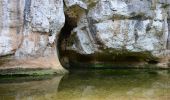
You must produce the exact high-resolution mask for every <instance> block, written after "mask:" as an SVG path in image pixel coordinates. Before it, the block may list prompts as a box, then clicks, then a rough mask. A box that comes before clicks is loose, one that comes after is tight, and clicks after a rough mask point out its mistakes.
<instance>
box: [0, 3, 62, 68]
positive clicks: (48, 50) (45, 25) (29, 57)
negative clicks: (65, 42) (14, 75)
mask: <svg viewBox="0 0 170 100" xmlns="http://www.w3.org/2000/svg"><path fill="white" fill-rule="evenodd" d="M63 8H64V7H63V1H62V0H1V1H0V56H7V55H12V57H11V56H10V57H8V61H7V62H5V63H3V64H2V65H1V67H0V68H1V69H9V68H45V69H46V68H47V69H49V68H52V69H56V70H59V71H64V69H63V67H62V66H61V65H60V62H59V59H58V54H57V49H56V45H55V44H57V43H56V42H57V41H56V40H57V38H58V34H59V33H60V30H61V28H62V27H63V26H64V22H65V16H64V10H63ZM2 59H6V58H4V57H3V58H2Z"/></svg>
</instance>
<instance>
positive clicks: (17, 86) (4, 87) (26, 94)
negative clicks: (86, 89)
mask: <svg viewBox="0 0 170 100" xmlns="http://www.w3.org/2000/svg"><path fill="white" fill-rule="evenodd" d="M35 78H36V77H35ZM62 78H63V76H56V77H53V78H51V79H47V80H40V81H30V82H29V81H28V82H22V83H5V84H0V100H29V98H31V100H37V99H34V97H37V96H38V97H42V98H43V99H44V98H46V96H48V94H51V93H56V94H57V92H58V87H59V84H60V81H61V80H62ZM18 81H19V80H18Z"/></svg>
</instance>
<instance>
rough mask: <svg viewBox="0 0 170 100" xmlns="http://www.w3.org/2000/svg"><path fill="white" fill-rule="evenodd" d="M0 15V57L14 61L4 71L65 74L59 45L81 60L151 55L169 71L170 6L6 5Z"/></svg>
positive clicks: (126, 2)
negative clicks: (48, 70) (41, 70)
mask: <svg viewBox="0 0 170 100" xmlns="http://www.w3.org/2000/svg"><path fill="white" fill-rule="evenodd" d="M64 4H65V8H64ZM64 12H65V15H64ZM0 15H1V16H0V56H1V57H4V56H5V57H6V56H7V55H12V56H10V58H9V59H8V62H5V63H3V65H1V67H0V68H1V69H6V68H53V69H57V70H64V68H63V67H62V66H61V64H60V62H59V56H58V49H57V48H56V47H58V46H57V45H58V44H60V45H61V47H62V46H63V45H64V49H65V51H74V52H76V53H77V54H80V55H95V54H96V53H107V52H114V53H116V52H117V51H118V52H126V53H130V54H131V53H132V54H133V53H137V54H138V53H146V52H147V53H148V54H149V55H148V57H151V56H152V57H151V58H153V57H154V59H156V58H158V59H159V60H156V62H159V64H160V66H164V67H166V68H167V67H168V63H169V55H170V50H169V49H170V20H169V19H170V0H1V1H0ZM65 16H66V18H67V19H66V21H68V22H67V23H65ZM64 23H65V27H64ZM67 24H69V25H67ZM73 24H74V25H73ZM75 24H76V25H75ZM66 26H67V27H66ZM73 26H74V28H73V29H71V28H69V27H73ZM75 26H76V27H75ZM63 27H64V28H63ZM62 28H63V30H64V31H63V32H66V33H64V34H67V35H68V36H67V37H64V38H63V40H68V42H66V43H63V40H62V39H61V41H60V43H58V39H59V37H62V36H60V35H61V34H63V33H62V32H60V31H61V29H62ZM68 29H69V30H68ZM67 30H68V31H67ZM70 30H71V31H70ZM62 50H63V48H62ZM106 50H107V52H105V51H106ZM67 56H68V55H66V58H67ZM111 56H112V55H111ZM130 56H131V55H130ZM135 56H136V55H135ZM93 57H94V58H95V56H93ZM148 57H146V58H144V60H146V62H149V61H151V60H153V59H150V58H148ZM112 58H114V57H112ZM3 59H4V58H3ZM148 59H149V60H148ZM72 60H73V59H72Z"/></svg>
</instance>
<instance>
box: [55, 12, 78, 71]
mask: <svg viewBox="0 0 170 100" xmlns="http://www.w3.org/2000/svg"><path fill="white" fill-rule="evenodd" d="M75 27H77V21H76V19H74V18H71V17H69V15H67V13H65V24H64V27H63V28H62V29H61V32H60V34H59V39H58V42H57V43H58V44H57V48H58V55H59V60H60V63H61V65H62V66H63V67H64V68H66V69H68V67H69V61H68V59H69V58H68V56H66V55H68V53H69V52H68V51H67V49H66V47H67V43H68V39H69V37H70V36H71V32H72V30H73V29H74V28H75Z"/></svg>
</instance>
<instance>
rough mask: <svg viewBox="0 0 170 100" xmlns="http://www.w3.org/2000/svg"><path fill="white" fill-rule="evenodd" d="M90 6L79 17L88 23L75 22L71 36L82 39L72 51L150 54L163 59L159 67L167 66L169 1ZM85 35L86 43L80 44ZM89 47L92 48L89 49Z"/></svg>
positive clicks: (106, 1)
mask: <svg viewBox="0 0 170 100" xmlns="http://www.w3.org/2000/svg"><path fill="white" fill-rule="evenodd" d="M65 1H69V0H65ZM80 1H81V0H80ZM81 2H82V1H81ZM72 3H73V1H72ZM83 3H85V4H86V5H91V4H90V3H92V2H91V1H89V2H88V3H87V1H84V2H83ZM92 4H93V6H88V8H87V10H86V11H85V13H84V15H82V17H83V18H84V20H85V19H86V20H87V21H86V22H83V21H82V20H81V19H78V23H77V27H76V28H75V29H74V30H76V31H73V33H74V36H75V38H76V39H77V38H81V39H79V41H78V42H74V43H73V46H72V50H74V51H76V52H78V53H80V54H83V55H84V54H94V53H95V52H101V51H102V50H103V49H110V50H120V51H121V50H127V51H128V52H150V53H151V54H152V55H153V56H154V57H158V58H159V59H166V60H160V63H162V62H164V63H166V64H161V66H164V67H166V68H167V67H168V66H169V65H168V63H169V61H168V59H169V53H168V52H169V41H170V39H169V36H170V35H169V34H170V31H169V30H170V29H169V25H170V24H169V9H170V1H169V0H97V1H96V2H95V3H94V2H93V3H92ZM79 6H80V7H81V5H79ZM68 7H72V6H68ZM84 16H85V17H84ZM80 23H81V24H80ZM82 26H83V28H80V27H82ZM82 29H83V31H82ZM80 34H81V35H80ZM85 34H86V35H85ZM72 36H73V35H72ZM85 36H86V38H88V40H87V39H86V42H84V43H82V42H83V41H84V39H82V37H85ZM87 36H88V37H87ZM72 38H73V37H72ZM87 46H89V47H87ZM80 47H82V48H83V47H86V49H85V48H83V49H80ZM92 47H93V48H95V49H89V48H92ZM101 48H102V49H101ZM69 49H70V48H69ZM90 50H91V51H90ZM85 51H88V52H85Z"/></svg>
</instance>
